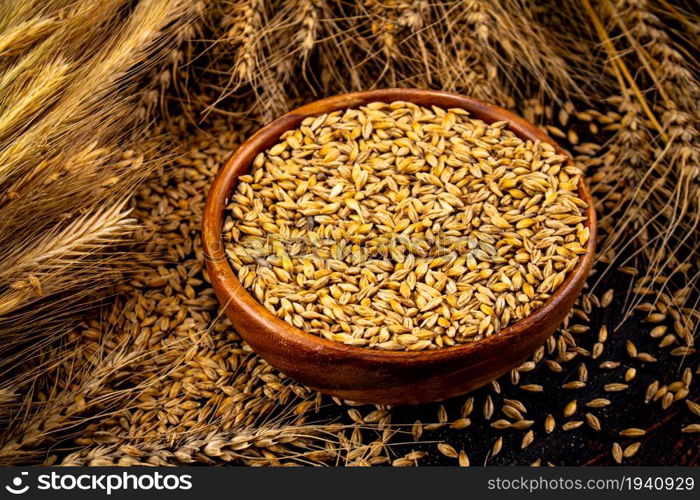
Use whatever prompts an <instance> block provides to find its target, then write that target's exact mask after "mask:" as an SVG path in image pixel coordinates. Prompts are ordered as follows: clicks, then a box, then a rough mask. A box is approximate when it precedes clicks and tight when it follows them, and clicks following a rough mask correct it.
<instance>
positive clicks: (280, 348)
mask: <svg viewBox="0 0 700 500" xmlns="http://www.w3.org/2000/svg"><path fill="white" fill-rule="evenodd" d="M397 100H404V101H411V102H415V103H417V104H420V105H425V106H429V105H437V106H440V107H443V108H450V107H461V108H463V109H467V110H468V111H470V112H471V113H472V115H473V116H474V117H476V118H480V119H483V120H484V121H487V122H495V121H504V120H505V121H508V122H509V129H510V130H512V131H513V132H515V133H516V134H517V135H519V136H520V137H522V138H524V139H531V140H542V141H548V142H551V143H552V144H554V145H555V147H557V149H558V150H559V151H560V152H562V151H561V149H559V148H558V146H556V144H555V143H554V141H552V140H551V139H550V138H549V137H548V136H547V135H546V134H544V133H543V132H542V131H541V130H540V129H539V128H538V127H536V126H534V125H532V124H530V123H528V122H526V121H525V120H523V119H522V118H519V117H517V116H515V115H513V114H512V113H510V112H508V111H506V110H504V109H502V108H499V107H497V106H493V105H490V104H486V103H483V102H481V101H478V100H476V99H471V98H467V97H464V96H459V95H456V94H450V93H446V92H438V91H423V90H411V89H389V90H379V91H367V92H357V93H353V94H345V95H341V96H335V97H331V98H327V99H323V100H321V101H316V102H313V103H311V104H307V105H305V106H302V107H301V108H298V109H296V110H294V111H292V112H290V113H288V114H286V115H284V116H282V117H280V118H279V119H277V120H275V121H274V122H272V123H270V124H269V125H267V126H266V127H264V128H263V129H261V130H260V131H259V132H257V133H256V134H255V135H253V136H252V137H251V138H250V139H249V140H248V141H246V142H245V143H244V144H243V145H241V147H240V148H238V149H237V150H236V151H235V152H234V153H233V154H232V156H231V158H230V159H229V160H228V161H227V162H226V164H225V165H224V166H223V167H222V168H221V170H220V171H219V173H218V175H217V177H216V179H215V180H214V183H213V185H212V187H211V188H210V191H209V193H208V195H207V203H206V206H205V211H204V221H203V230H202V242H203V248H204V254H205V261H206V265H207V270H208V272H209V276H210V278H211V283H212V286H213V288H214V290H215V292H216V294H217V297H218V298H219V301H220V303H221V304H222V305H223V306H224V309H225V311H226V314H227V315H228V317H229V318H230V320H231V323H232V324H233V325H234V326H235V327H236V329H237V331H238V332H239V333H240V334H241V336H242V337H243V338H244V339H245V340H246V342H248V344H250V345H251V347H252V348H253V349H254V350H255V351H256V352H257V353H258V354H260V355H261V356H262V357H263V358H265V359H266V360H267V361H269V362H270V363H271V364H272V365H274V366H275V367H277V368H278V369H280V370H281V371H282V372H284V373H286V374H288V375H290V376H292V377H293V378H295V379H296V380H297V381H299V382H302V383H304V384H306V385H308V386H310V387H313V388H315V389H318V390H320V391H321V392H324V393H330V394H333V395H336V396H339V397H342V398H345V399H351V400H357V401H371V402H381V403H392V404H398V403H402V404H403V403H418V402H427V401H436V400H442V399H445V398H447V397H450V396H454V395H457V394H462V393H464V392H467V391H469V390H473V389H474V388H477V387H480V386H482V385H483V384H485V383H487V382H488V381H489V380H491V379H493V378H494V377H496V376H499V375H501V374H503V373H506V372H508V371H509V370H510V369H511V368H513V367H515V366H518V365H519V364H520V363H521V362H522V361H523V360H524V359H525V358H526V357H527V356H529V355H530V354H531V353H532V352H533V351H534V350H535V349H536V348H537V346H539V345H541V344H542V342H544V340H545V339H546V338H547V337H548V336H549V335H550V334H551V333H552V331H553V330H555V329H556V327H557V326H558V325H559V324H560V323H561V321H562V320H563V319H564V317H565V316H566V314H567V313H568V311H569V310H570V308H571V305H572V303H573V302H574V300H575V298H576V297H577V296H578V294H579V292H580V291H581V288H582V287H583V285H584V281H585V278H586V276H587V275H588V272H589V270H590V267H591V265H592V261H593V255H594V247H595V234H596V231H595V229H596V225H595V211H594V209H593V203H592V199H591V196H590V192H589V191H588V188H587V186H586V185H585V183H583V182H582V183H581V184H580V189H579V194H580V196H581V198H582V199H583V200H584V201H586V202H587V203H588V204H589V207H590V208H589V209H588V211H587V213H586V215H587V217H588V221H587V226H588V227H589V229H590V232H591V237H590V240H589V243H588V245H587V250H588V253H587V254H586V255H584V256H583V257H582V258H581V260H580V262H579V264H578V265H577V266H576V268H574V270H573V271H572V272H571V274H570V275H569V276H568V277H567V279H566V280H565V281H564V283H562V284H561V286H560V287H559V288H558V289H557V291H556V292H555V293H554V294H553V295H552V297H551V298H550V299H549V300H548V301H547V302H546V303H545V305H543V306H542V307H540V308H539V309H537V310H536V311H535V312H534V313H533V314H531V315H530V316H528V317H527V318H525V319H523V320H521V321H519V322H517V323H515V324H514V325H511V326H510V327H508V328H506V329H504V330H503V331H501V332H500V333H499V334H498V335H494V336H492V337H489V338H487V339H483V340H481V341H479V342H474V343H469V344H463V345H459V346H455V347H450V348H445V349H438V350H432V351H422V352H391V351H388V352H387V351H379V350H375V349H366V348H360V347H354V346H347V345H343V344H339V343H335V342H332V341H329V340H326V339H323V338H321V337H318V336H315V335H311V334H308V333H305V332H303V331H301V330H299V329H297V328H295V327H294V326H292V325H290V324H288V323H285V322H283V321H282V320H281V319H279V318H277V317H276V316H274V315H273V314H272V313H270V312H269V311H268V310H267V309H265V308H264V307H263V306H262V305H261V304H259V303H258V302H257V301H256V300H255V299H254V298H253V297H252V296H250V295H249V294H248V293H247V292H246V291H245V289H243V287H242V286H241V285H240V283H239V282H238V280H237V279H236V277H235V275H234V273H233V271H232V269H231V267H230V265H229V264H228V262H227V260H226V257H225V255H224V252H223V242H222V239H221V230H222V225H223V211H224V208H225V205H226V200H227V197H228V196H229V194H230V193H231V191H232V190H233V188H234V187H235V182H236V180H237V178H238V176H239V175H242V174H243V173H246V172H247V171H248V169H249V168H250V164H251V163H252V160H253V159H254V158H255V156H257V154H258V153H259V152H261V151H263V150H265V149H266V148H268V147H270V146H271V145H273V144H274V143H275V142H276V141H277V140H278V138H279V136H280V135H281V134H282V133H283V132H284V131H286V130H289V129H291V128H294V127H296V126H298V125H299V124H300V123H301V121H302V120H303V119H304V118H306V117H308V116H318V115H320V114H323V113H327V112H331V111H335V110H338V109H345V108H349V107H357V106H360V105H362V104H366V103H368V102H372V101H385V102H392V101H397Z"/></svg>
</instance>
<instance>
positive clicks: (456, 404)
mask: <svg viewBox="0 0 700 500" xmlns="http://www.w3.org/2000/svg"><path fill="white" fill-rule="evenodd" d="M611 285H614V286H616V287H617V288H618V289H620V290H624V289H625V279H624V278H621V277H617V279H616V280H615V283H612V282H609V283H605V284H603V290H604V289H606V288H607V287H609V286H611ZM623 305H624V294H623V293H620V294H618V295H616V296H615V300H614V302H613V304H612V305H611V306H609V307H608V308H606V309H604V310H599V311H596V310H595V309H594V313H593V314H592V315H591V320H592V321H591V326H592V328H591V331H590V332H587V333H584V334H577V335H576V340H577V344H578V345H581V346H583V347H586V348H588V349H590V347H591V346H592V344H593V343H594V342H595V341H596V337H597V331H598V328H599V327H600V325H602V324H606V325H607V326H608V328H610V332H611V333H610V338H609V340H608V341H607V342H606V349H605V352H604V354H603V355H602V356H601V357H600V358H599V359H598V360H591V359H589V358H580V359H578V358H577V359H574V360H573V361H571V362H569V363H565V364H563V367H564V370H563V372H562V373H559V374H555V373H552V372H551V371H549V370H548V369H547V368H546V367H544V366H542V364H541V363H540V365H539V366H538V367H537V368H536V369H535V370H534V371H532V372H529V373H523V374H522V380H521V384H522V383H530V384H540V385H542V386H544V388H545V390H544V392H542V393H530V392H526V391H524V390H521V389H519V388H518V387H517V386H513V385H512V384H511V382H510V379H509V378H508V377H502V378H501V379H500V380H499V383H500V386H501V395H497V394H495V393H494V392H493V391H492V390H490V388H488V387H486V388H482V389H480V390H477V391H475V392H473V393H471V394H470V395H469V396H474V398H475V405H474V411H473V413H472V415H471V417H470V418H471V420H472V424H471V425H470V426H469V427H467V428H466V429H462V430H453V429H449V428H448V427H447V426H446V427H444V428H441V429H439V430H436V431H429V432H428V431H426V432H424V434H423V436H422V437H421V439H420V441H419V442H412V441H413V440H412V437H411V435H410V425H411V424H412V423H413V422H414V421H415V420H416V419H419V420H421V421H422V422H423V423H430V422H436V421H437V412H438V409H439V405H438V404H431V405H421V406H413V407H395V408H392V411H391V413H392V424H397V425H398V429H401V431H400V432H399V433H397V435H396V436H395V437H394V439H393V440H394V442H401V441H403V442H405V443H407V444H403V445H397V446H394V447H392V452H393V454H394V455H395V456H396V457H399V456H402V455H403V454H405V453H408V452H410V451H413V450H424V451H427V452H428V456H427V457H425V458H424V459H421V460H420V461H419V464H420V465H456V463H457V461H456V460H455V459H453V458H447V457H445V456H443V455H441V454H440V453H439V452H438V450H437V442H447V443H449V444H450V445H452V446H453V447H454V448H455V449H456V450H457V451H459V450H462V449H463V450H465V452H466V453H467V454H468V456H469V459H470V462H471V465H485V464H486V465H529V464H531V463H533V462H535V461H536V460H538V459H539V460H540V461H541V464H542V465H547V462H551V463H552V464H553V465H589V466H595V465H616V463H615V461H614V460H613V459H612V455H611V447H612V444H613V443H614V442H618V443H620V444H621V445H622V447H623V448H624V447H626V446H627V445H629V444H631V443H633V442H635V441H639V442H641V447H640V449H639V451H638V452H637V453H636V455H635V456H633V457H631V458H625V459H624V461H623V465H698V463H699V462H700V439H699V438H698V434H684V433H682V432H681V428H682V427H684V426H686V425H688V424H691V423H697V422H698V417H697V416H694V415H693V414H692V413H691V412H690V411H689V410H688V408H687V406H686V404H685V402H684V401H678V402H675V403H673V404H672V405H671V406H670V407H669V408H668V409H667V410H663V409H662V407H661V404H660V401H656V402H651V403H649V404H645V403H644V394H645V391H646V388H647V386H648V384H650V383H651V382H653V381H654V380H659V381H660V383H661V384H664V383H671V382H673V381H675V380H678V379H679V378H680V376H681V372H682V370H683V369H684V368H686V367H690V368H691V369H692V370H693V373H694V381H693V385H697V383H698V380H697V378H698V374H697V370H698V362H699V359H698V356H697V355H695V356H692V357H688V358H685V359H682V358H679V357H672V356H670V355H669V354H668V351H669V350H668V349H665V350H664V349H658V347H657V345H658V339H656V340H654V339H651V338H650V337H649V336H648V332H649V330H650V328H651V326H650V325H649V324H648V323H644V322H642V321H641V320H640V318H639V317H633V318H631V319H630V320H628V321H627V322H626V323H625V324H624V325H623V326H622V327H621V328H620V329H618V330H617V331H616V332H614V333H613V330H612V329H613V327H614V326H615V325H617V324H618V323H619V321H620V319H621V316H620V314H621V311H622V308H623ZM627 340H632V341H633V342H634V343H635V345H636V346H637V347H638V349H639V350H640V351H644V352H649V353H651V354H653V355H654V356H656V357H657V358H658V362H656V363H642V362H640V361H638V360H633V359H631V358H630V357H629V356H628V354H627V351H626V347H625V343H626V341H627ZM545 359H547V358H545ZM549 359H553V358H549ZM604 360H615V361H620V362H621V366H620V367H619V368H617V369H615V370H607V371H606V370H601V369H599V368H598V365H599V363H600V362H601V361H604ZM580 362H585V363H586V365H587V367H588V370H589V377H588V384H587V386H586V387H585V388H583V389H578V390H565V389H562V388H561V386H562V384H563V383H565V382H567V381H570V380H575V379H576V368H577V366H578V364H579V363H580ZM631 367H634V368H636V369H637V376H636V378H635V379H634V380H633V381H631V382H630V383H629V386H630V387H629V389H628V390H626V391H622V392H614V393H606V392H605V391H604V390H603V386H604V385H605V384H608V383H611V382H620V381H621V379H622V378H623V374H624V372H625V371H626V370H627V368H631ZM693 393H695V396H693ZM488 394H490V395H491V396H492V397H493V400H494V404H495V407H496V410H495V411H494V416H493V417H492V418H491V420H490V422H493V421H494V420H496V419H498V418H504V416H503V414H502V413H500V411H499V409H500V406H501V405H502V403H501V402H502V400H503V398H512V399H518V400H520V401H522V402H523V403H524V404H525V405H526V407H527V409H528V412H527V414H526V418H527V419H531V420H534V421H535V424H534V425H533V427H532V429H533V430H534V433H535V440H534V441H533V443H532V444H531V445H530V446H528V447H527V448H526V449H524V450H523V449H521V446H520V445H521V441H522V437H523V435H524V434H525V432H526V431H519V430H510V429H509V430H504V431H503V430H496V429H493V428H492V427H490V425H489V422H487V421H486V420H485V419H484V417H483V413H482V406H483V402H484V399H485V397H486V395H488ZM598 397H604V398H608V399H610V400H611V401H612V404H611V405H610V406H608V407H606V408H603V409H597V410H595V409H589V408H586V407H585V406H584V403H585V402H586V401H589V400H591V399H593V398H598ZM690 397H691V399H692V400H694V401H696V402H697V401H698V397H697V391H693V390H692V388H691V396H690ZM572 399H577V400H578V409H577V411H576V413H575V414H574V415H573V416H572V417H570V418H564V417H563V415H562V411H563V409H564V406H565V405H566V404H567V403H568V402H569V401H571V400H572ZM464 400H465V397H460V398H455V399H452V400H449V401H446V402H445V403H444V406H445V408H446V409H447V413H448V416H449V419H450V421H453V420H454V419H455V418H457V417H458V416H459V411H460V407H461V406H462V404H463V402H464ZM346 409H347V408H345V409H342V410H341V408H339V407H337V406H334V405H333V403H332V402H330V406H327V407H325V408H324V411H323V416H324V417H326V418H339V419H340V420H341V421H346V422H349V420H348V419H347V417H346V416H345V410H346ZM358 409H359V410H360V411H361V413H362V414H366V413H367V412H368V411H370V410H371V408H370V407H359V408H358ZM588 411H590V412H591V413H593V414H595V415H597V416H598V417H599V419H600V421H601V424H602V430H601V431H599V432H596V431H594V430H593V429H591V428H590V427H588V426H587V425H586V424H584V425H583V426H581V427H580V428H578V429H576V430H571V431H564V430H562V428H561V424H562V423H563V422H565V421H568V420H583V415H584V414H585V413H586V412H588ZM548 413H551V414H552V415H553V416H554V417H555V419H556V422H557V427H556V430H555V431H554V432H552V433H551V434H549V435H547V434H546V433H545V431H544V427H543V425H544V419H545V417H546V415H547V414H548ZM402 424H404V425H402ZM629 427H639V428H642V429H645V430H647V434H646V435H645V436H643V437H639V438H626V437H622V436H620V435H619V432H620V431H621V430H623V429H625V428H629ZM499 436H503V437H504V443H503V448H502V451H501V452H500V453H499V454H498V455H497V456H496V457H493V456H491V454H490V450H491V447H492V446H493V443H494V442H495V441H496V439H497V438H498V437H499ZM366 439H376V437H373V436H372V435H368V436H366Z"/></svg>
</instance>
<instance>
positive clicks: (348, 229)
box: [224, 101, 589, 351]
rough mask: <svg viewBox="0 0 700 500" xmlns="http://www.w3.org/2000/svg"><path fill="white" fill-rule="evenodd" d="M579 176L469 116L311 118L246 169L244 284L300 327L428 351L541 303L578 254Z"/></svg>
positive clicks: (233, 212) (235, 212) (237, 254)
mask: <svg viewBox="0 0 700 500" xmlns="http://www.w3.org/2000/svg"><path fill="white" fill-rule="evenodd" d="M580 177H581V172H580V170H579V169H578V168H577V167H575V166H573V165H571V164H570V163H568V162H567V157H566V155H563V154H557V153H556V151H555V150H554V148H553V146H552V145H551V144H549V143H546V142H533V141H529V140H528V141H524V140H522V139H520V138H518V137H517V136H516V135H515V134H513V133H512V132H511V131H509V130H507V122H497V123H492V124H487V123H485V122H483V121H482V120H478V119H474V118H471V117H470V116H469V113H468V112H467V111H465V110H463V109H456V108H455V109H448V110H445V109H441V108H438V107H435V106H433V107H432V108H430V109H428V108H425V107H422V106H418V105H416V104H412V103H407V102H398V101H397V102H393V103H382V102H376V103H371V104H368V105H367V106H363V107H361V108H359V109H348V110H345V111H336V112H333V113H329V114H324V115H321V116H318V117H310V118H307V119H305V120H304V122H303V123H302V124H301V126H300V127H299V128H297V129H294V130H289V131H287V132H285V133H284V134H283V135H282V137H281V139H280V142H278V143H277V144H275V145H274V146H272V147H271V148H269V149H268V150H267V151H265V152H264V153H260V154H259V155H258V156H257V158H256V159H255V161H254V164H253V169H252V172H251V173H250V174H248V175H244V176H242V177H241V178H240V182H239V184H238V186H237V189H236V192H235V193H234V195H233V196H232V198H231V203H230V205H229V207H228V209H229V211H230V215H229V216H228V217H227V219H226V222H225V225H224V239H225V241H227V246H226V252H227V255H228V257H229V259H230V261H231V263H232V265H233V267H234V269H235V270H236V272H237V275H238V279H239V280H240V281H241V283H242V284H243V285H244V286H245V287H246V289H248V290H249V291H250V292H251V293H252V294H253V295H254V296H255V297H256V298H257V299H258V300H259V301H260V302H262V303H263V304H264V305H265V307H267V308H268V309H269V310H271V311H272V312H274V313H275V314H276V315H277V316H279V317H280V318H282V319H284V320H285V321H287V322H288V323H291V324H293V325H294V326H296V327H298V328H300V329H302V330H305V331H308V332H311V333H314V334H317V335H320V336H323V337H325V338H327V339H329V340H333V341H337V342H341V343H344V344H348V345H355V346H366V347H374V348H377V349H384V350H403V349H406V350H410V351H416V350H424V349H435V348H439V347H445V346H452V345H455V344H457V343H464V342H471V341H476V340H479V339H482V338H484V337H488V336H489V335H492V334H494V333H497V332H499V331H500V330H501V329H503V328H505V327H506V326H508V325H510V324H512V323H513V322H515V321H517V320H519V319H522V318H524V317H525V316H527V315H528V314H530V313H531V312H532V311H534V310H535V309H537V308H538V307H540V306H541V305H542V304H543V303H544V302H545V301H546V300H547V298H549V297H550V295H551V294H552V292H553V291H554V290H556V289H557V287H558V286H559V285H560V284H561V283H562V282H563V281H564V279H565V278H566V276H567V274H568V273H569V272H570V271H571V270H572V269H573V268H574V267H575V266H576V264H577V263H578V261H579V256H580V255H582V254H583V253H585V251H586V250H585V245H586V243H587V241H588V238H589V229H588V228H587V227H586V225H585V221H586V217H585V215H584V210H585V209H586V207H587V206H586V203H585V202H584V201H583V200H582V199H581V198H579V196H578V194H577V190H578V183H579V180H580Z"/></svg>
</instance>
